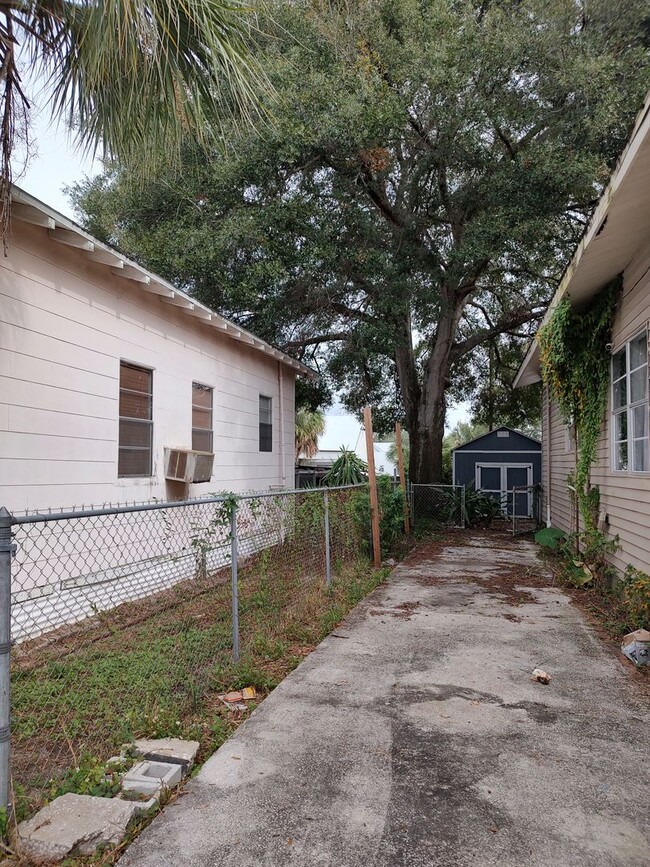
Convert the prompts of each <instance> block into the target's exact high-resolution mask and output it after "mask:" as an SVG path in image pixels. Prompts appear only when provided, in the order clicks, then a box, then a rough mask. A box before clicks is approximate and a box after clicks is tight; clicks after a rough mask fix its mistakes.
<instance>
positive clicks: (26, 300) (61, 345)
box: [0, 188, 314, 511]
mask: <svg viewBox="0 0 650 867" xmlns="http://www.w3.org/2000/svg"><path fill="white" fill-rule="evenodd" d="M298 374H300V375H303V376H308V377H311V376H313V375H314V374H313V372H312V371H311V370H309V369H308V368H307V367H305V366H304V365H301V364H299V363H298V362H297V361H296V360H295V359H292V358H290V357H288V356H287V355H285V354H283V353H282V352H280V351H279V350H277V349H275V348H274V347H272V346H270V345H269V344H267V343H265V342H264V341H263V340H260V339H258V338H257V337H255V336H254V335H252V334H249V333H247V332H246V331H244V330H243V329H242V328H240V327H239V326H237V325H235V324H233V323H232V322H229V321H228V320H226V319H224V318H223V317H222V316H220V315H219V314H217V313H215V312H214V311H213V310H210V309H208V308H207V307H205V306H204V305H202V304H199V303H198V302H197V301H195V300H194V299H192V298H191V297H189V296H188V295H187V294H186V293H184V292H182V291H179V290H178V289H177V288H176V287H174V286H172V285H170V284H169V283H167V282H166V281H165V280H163V279H161V278H160V277H158V276H156V275H155V274H152V273H151V272H149V271H147V270H146V269H145V268H142V267H141V266H139V265H137V264H136V263H134V262H131V261H129V260H128V259H126V258H125V257H124V256H122V255H120V254H119V253H117V252H115V251H114V250H112V249H111V248H109V247H107V246H106V245H104V244H102V243H100V242H99V241H97V240H96V239H94V238H92V237H91V236H90V235H88V234H87V233H86V232H84V231H83V230H82V229H81V228H79V226H77V225H76V224H74V223H73V222H72V221H71V220H69V219H67V218H66V217H64V216H62V215H61V214H59V213H57V212H55V211H54V210H52V209H51V208H49V207H48V206H47V205H45V204H43V203H42V202H40V201H38V200H36V199H34V198H33V197H32V196H30V195H28V194H26V193H25V192H23V191H21V190H20V189H17V188H15V189H14V193H13V232H12V239H11V244H10V247H9V251H8V255H7V256H6V257H2V258H0V506H6V507H7V508H8V509H9V510H10V511H22V510H34V509H36V510H39V509H40V510H42V509H48V508H53V509H54V508H57V509H58V508H61V507H65V508H70V507H81V506H83V505H85V506H87V507H89V506H90V505H91V504H94V505H95V506H97V505H100V506H101V505H102V504H108V503H113V504H114V503H124V502H127V501H128V502H143V501H149V500H152V499H154V498H156V499H168V498H172V499H176V498H181V497H188V496H190V497H196V496H204V495H206V494H209V493H212V492H214V491H224V490H227V491H234V492H241V491H251V490H255V491H259V490H268V489H269V488H275V487H292V486H293V463H294V385H295V378H296V375H298Z"/></svg>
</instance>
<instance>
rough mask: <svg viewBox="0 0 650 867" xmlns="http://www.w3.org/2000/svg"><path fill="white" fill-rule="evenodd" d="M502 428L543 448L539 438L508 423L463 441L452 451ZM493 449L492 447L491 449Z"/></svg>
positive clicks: (490, 435)
mask: <svg viewBox="0 0 650 867" xmlns="http://www.w3.org/2000/svg"><path fill="white" fill-rule="evenodd" d="M500 430H506V431H508V432H509V433H513V434H517V436H518V437H523V438H524V439H526V440H528V441H529V442H531V443H534V445H536V446H539V448H540V449H541V448H542V444H541V442H540V441H539V440H536V439H535V438H534V437H529V436H528V434H525V433H522V432H521V431H520V430H515V429H514V428H513V427H508V426H507V425H501V427H495V428H494V429H493V430H489V431H488V432H487V433H484V434H481V435H480V436H477V437H474V439H471V440H467V442H466V443H462V445H459V446H456V448H454V449H452V452H456V451H460V450H461V449H465V448H467V446H471V445H474V444H475V443H478V442H480V441H481V440H484V439H488V438H490V437H493V436H494V434H495V433H497V432H498V431H500ZM490 451H491V449H490Z"/></svg>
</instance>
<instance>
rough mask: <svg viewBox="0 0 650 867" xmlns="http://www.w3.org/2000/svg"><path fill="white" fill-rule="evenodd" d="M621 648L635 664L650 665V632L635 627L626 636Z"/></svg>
mask: <svg viewBox="0 0 650 867" xmlns="http://www.w3.org/2000/svg"><path fill="white" fill-rule="evenodd" d="M621 650H622V651H623V653H624V654H625V656H627V658H628V659H629V660H631V661H632V662H633V663H634V664H635V665H650V632H648V630H647V629H635V630H634V632H630V633H629V634H628V635H626V636H625V638H624V639H623V642H622V644H621Z"/></svg>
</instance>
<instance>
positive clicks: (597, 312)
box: [539, 276, 622, 535]
mask: <svg viewBox="0 0 650 867" xmlns="http://www.w3.org/2000/svg"><path fill="white" fill-rule="evenodd" d="M621 286H622V278H621V277H620V276H619V277H617V278H616V279H614V280H613V281H612V282H611V283H610V284H609V285H608V286H607V287H606V288H605V289H603V291H602V292H600V293H599V295H597V296H596V298H595V299H594V300H593V302H592V304H591V305H590V306H589V308H588V309H586V310H576V309H575V308H574V307H572V305H571V301H570V300H569V299H568V298H564V299H562V301H560V303H559V304H558V305H557V307H556V308H555V310H554V311H553V313H552V315H551V318H550V319H549V321H548V322H547V324H546V325H544V326H543V327H542V328H541V329H540V331H539V347H540V357H541V367H542V379H543V381H544V383H545V385H547V386H548V389H549V392H550V394H551V397H552V398H553V399H554V400H555V402H556V403H557V404H558V407H559V409H560V412H561V413H562V416H563V419H564V421H565V423H566V424H570V425H574V426H575V431H576V437H577V443H576V445H577V453H576V472H575V477H574V478H573V480H572V481H573V484H574V487H575V492H576V497H577V500H578V507H579V509H580V514H581V515H582V519H583V521H584V526H585V529H586V531H587V533H588V534H591V535H593V534H594V533H597V532H598V531H597V525H598V509H599V505H600V496H599V490H598V488H597V487H596V486H592V485H591V467H592V465H593V463H594V460H595V458H596V450H597V447H598V441H599V439H600V434H601V430H602V424H603V418H604V417H605V413H606V411H607V395H608V390H609V372H610V361H611V356H610V353H609V348H608V344H609V341H610V338H611V330H612V320H613V318H614V311H615V309H616V303H617V301H618V297H619V294H620V291H621ZM569 481H570V482H571V480H569ZM576 529H578V528H576Z"/></svg>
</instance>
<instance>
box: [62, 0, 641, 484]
mask: <svg viewBox="0 0 650 867" xmlns="http://www.w3.org/2000/svg"><path fill="white" fill-rule="evenodd" d="M644 12H645V3H643V2H637V0H630V2H627V3H625V4H622V5H621V6H618V5H615V4H612V3H611V2H608V0H593V2H589V3H586V2H584V3H582V2H576V0H521V2H517V0H484V2H482V3H477V2H470V0H456V2H452V0H357V2H354V3H353V2H350V3H346V2H324V0H320V2H319V0H295V2H292V3H277V4H276V6H275V7H274V17H275V21H276V24H277V31H276V33H275V34H274V35H273V36H272V37H271V38H266V37H265V38H264V39H260V41H259V45H258V58H259V59H260V62H261V63H262V65H263V67H264V68H265V70H266V72H267V74H268V76H269V78H270V80H271V81H272V83H273V85H274V87H275V91H276V93H277V95H278V96H277V99H276V101H275V102H274V104H273V106H272V111H273V122H272V124H270V125H269V126H268V127H266V128H265V129H264V130H262V131H260V132H258V133H256V134H251V133H249V132H247V133H245V134H243V135H242V134H236V133H235V132H234V131H233V134H232V137H231V140H230V150H229V153H228V155H227V156H226V157H223V156H215V159H214V160H213V161H212V162H208V163H205V162H201V161H200V160H196V159H194V158H193V156H192V154H191V152H189V151H188V154H187V157H186V163H185V168H184V172H183V176H182V177H178V176H173V175H168V176H166V177H164V178H161V179H160V181H159V183H157V184H153V185H150V186H149V187H148V188H147V189H146V190H145V191H142V190H141V189H135V188H134V187H133V185H132V183H131V182H130V178H129V176H128V174H126V173H124V172H109V173H108V174H107V175H105V176H104V177H102V178H99V179H95V180H94V181H92V182H89V183H87V184H85V185H82V186H81V187H80V188H78V189H77V190H76V194H75V199H76V203H77V205H78V207H79V210H80V212H81V214H82V218H83V220H84V223H85V224H86V226H87V227H88V228H89V229H90V230H91V231H93V232H94V233H96V234H99V235H100V236H102V237H104V238H106V240H109V241H111V242H113V243H115V244H117V245H118V246H119V247H121V248H122V249H124V250H125V251H127V252H128V253H130V254H131V255H134V256H136V257H138V258H140V259H141V260H142V261H144V262H146V263H147V264H148V265H150V266H151V267H152V268H154V269H156V270H158V271H160V272H162V273H163V274H164V275H165V276H167V277H169V278H171V279H173V280H177V281H179V282H180V283H182V284H183V285H184V286H186V287H187V288H189V289H190V290H191V291H193V292H195V293H196V294H197V295H198V296H199V297H201V298H202V299H204V300H205V301H207V302H209V303H211V304H213V305H216V306H217V307H219V308H220V309H222V310H223V311H224V312H226V313H228V314H230V315H231V316H234V317H235V318H237V319H239V320H240V321H242V322H243V323H245V324H246V325H247V326H248V327H250V328H252V329H253V330H255V331H257V332H258V333H260V334H262V335H263V336H265V337H267V338H269V339H271V340H274V341H276V342H278V343H279V344H280V345H282V346H283V347H284V348H285V349H287V350H288V351H291V352H294V353H295V354H298V355H300V356H301V357H302V358H303V359H305V360H310V359H314V360H315V361H316V362H317V363H320V364H321V365H322V364H326V366H327V370H328V372H329V375H330V376H331V377H332V378H333V380H334V382H335V383H336V385H337V386H338V387H339V388H342V389H343V390H344V392H345V394H346V401H347V403H348V405H349V406H350V407H352V408H355V407H358V406H359V405H360V404H362V403H363V402H365V401H367V400H370V401H372V402H373V403H374V404H375V405H377V406H378V407H379V408H380V409H381V411H382V412H380V414H379V422H380V425H381V423H382V422H383V421H385V420H386V419H388V418H391V417H392V416H393V415H398V416H401V417H403V419H404V421H405V424H406V427H407V429H408V431H409V434H410V444H411V448H410V473H411V478H412V479H414V480H418V481H420V482H430V481H436V480H439V479H440V476H441V472H442V439H443V433H444V422H445V409H446V396H447V394H448V392H449V388H450V385H451V383H452V382H453V380H454V377H455V376H456V377H461V376H466V375H467V370H468V369H469V368H470V367H471V366H472V365H471V358H472V353H474V352H475V351H477V350H478V349H479V348H480V347H483V346H484V345H485V343H486V341H490V340H494V339H495V338H497V337H498V336H500V335H505V336H506V339H510V338H514V339H515V340H517V339H519V340H521V339H522V337H523V336H525V334H526V332H527V330H528V331H529V330H530V328H531V323H534V322H535V321H536V320H537V319H538V317H539V316H540V314H541V312H542V310H543V308H544V305H545V303H546V301H547V300H548V298H549V296H550V295H551V293H552V290H553V289H554V287H555V286H556V284H557V279H558V277H559V275H560V273H561V271H562V268H563V266H564V264H565V263H566V261H567V259H568V256H569V254H570V252H571V250H572V248H573V246H574V244H575V243H576V240H577V239H578V237H579V235H580V233H581V232H582V230H583V228H584V226H585V223H586V220H587V218H588V215H589V213H590V211H591V209H592V208H593V206H594V203H595V201H596V199H597V197H598V193H599V191H600V189H601V187H602V184H603V183H604V182H605V180H606V178H607V177H608V173H609V171H610V170H611V167H612V165H613V163H614V161H615V159H616V156H617V154H618V153H619V151H620V149H621V147H622V146H623V144H624V142H625V139H626V136H627V134H628V133H629V129H630V125H631V123H632V121H633V118H634V114H635V111H636V110H637V109H638V107H639V105H640V104H641V102H642V99H643V95H644V93H645V89H646V87H647V84H648V73H647V66H646V54H647V50H646V46H645V44H644V36H645V30H644V22H643V15H644ZM382 413H383V414H382Z"/></svg>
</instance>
